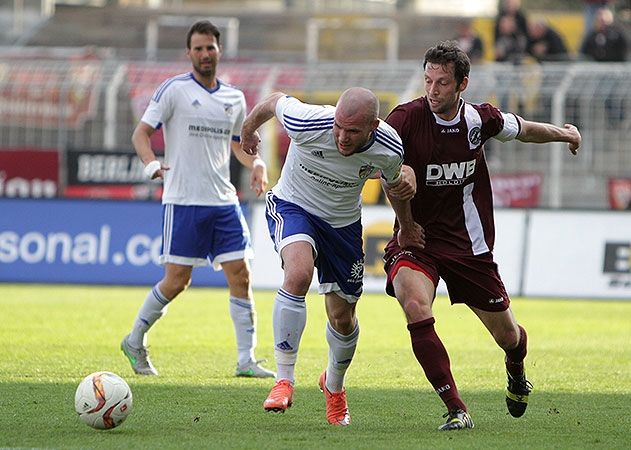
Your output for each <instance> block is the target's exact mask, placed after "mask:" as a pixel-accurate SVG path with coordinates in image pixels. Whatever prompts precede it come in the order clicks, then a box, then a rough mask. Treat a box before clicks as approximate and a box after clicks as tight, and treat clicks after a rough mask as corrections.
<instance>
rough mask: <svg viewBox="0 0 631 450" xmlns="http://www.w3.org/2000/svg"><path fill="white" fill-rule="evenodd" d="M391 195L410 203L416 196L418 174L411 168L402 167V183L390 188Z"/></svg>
mask: <svg viewBox="0 0 631 450" xmlns="http://www.w3.org/2000/svg"><path fill="white" fill-rule="evenodd" d="M388 191H389V193H390V195H392V196H393V197H394V198H396V199H398V200H401V201H408V200H410V199H411V198H412V197H414V195H415V194H416V174H415V173H414V169H412V168H411V167H410V166H406V165H403V166H401V181H399V183H398V184H397V185H396V186H393V187H389V189H388Z"/></svg>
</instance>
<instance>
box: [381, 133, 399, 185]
mask: <svg viewBox="0 0 631 450" xmlns="http://www.w3.org/2000/svg"><path fill="white" fill-rule="evenodd" d="M375 133H376V140H377V142H379V143H380V144H381V145H382V146H383V147H384V149H385V152H386V154H385V156H384V162H383V167H382V168H381V178H383V179H384V180H385V181H386V182H387V183H388V184H390V185H392V184H396V183H398V182H399V179H400V178H401V166H402V165H403V143H402V142H401V138H400V137H399V135H398V134H397V131H396V130H395V129H394V128H393V127H392V126H390V125H389V124H388V123H386V122H380V124H379V127H378V128H377V130H375Z"/></svg>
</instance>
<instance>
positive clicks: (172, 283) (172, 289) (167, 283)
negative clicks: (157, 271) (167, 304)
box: [160, 277, 192, 300]
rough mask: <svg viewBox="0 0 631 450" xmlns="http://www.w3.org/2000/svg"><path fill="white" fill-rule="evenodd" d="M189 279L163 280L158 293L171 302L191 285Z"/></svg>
mask: <svg viewBox="0 0 631 450" xmlns="http://www.w3.org/2000/svg"><path fill="white" fill-rule="evenodd" d="M191 281H192V279H191V277H176V278H169V279H166V280H163V281H162V283H161V284H160V291H161V292H162V293H163V294H164V296H165V297H166V298H168V299H169V300H173V299H174V298H175V297H177V295H178V294H179V293H180V292H182V291H183V290H185V289H186V288H187V287H189V286H190V284H191Z"/></svg>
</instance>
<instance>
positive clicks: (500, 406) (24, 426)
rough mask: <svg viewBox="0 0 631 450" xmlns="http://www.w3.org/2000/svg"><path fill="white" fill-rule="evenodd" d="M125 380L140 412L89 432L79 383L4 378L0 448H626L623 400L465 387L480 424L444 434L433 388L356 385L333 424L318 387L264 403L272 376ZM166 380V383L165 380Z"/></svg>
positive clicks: (301, 388)
mask: <svg viewBox="0 0 631 450" xmlns="http://www.w3.org/2000/svg"><path fill="white" fill-rule="evenodd" d="M136 380H138V379H133V378H132V379H129V380H128V381H129V382H130V385H131V386H132V390H133V394H134V409H133V412H132V414H131V415H130V417H129V418H128V419H127V421H126V422H125V423H123V424H122V425H121V426H120V427H119V428H116V429H114V430H109V431H96V430H92V429H90V428H89V427H87V426H86V425H84V424H83V423H81V422H80V421H79V419H78V418H77V417H76V414H75V412H74V405H73V403H74V390H75V388H76V386H75V385H74V384H72V385H71V384H63V383H1V384H0V447H31V448H35V447H38V448H41V447H48V448H50V447H55V448H107V449H113V448H125V449H127V448H142V449H154V448H170V449H171V448H172V449H178V448H183V449H184V448H186V449H196V448H200V449H201V448H204V449H205V448H221V449H226V448H244V449H246V448H247V449H253V448H256V449H265V448H270V449H271V448H273V449H283V448H287V449H290V448H291V449H295V448H301V449H302V448H318V449H329V448H345V449H356V448H375V449H399V448H410V449H412V448H432V449H435V448H481V447H484V448H503V449H505V448H511V447H514V448H520V449H522V448H532V449H542V448H573V449H580V448H612V449H613V448H628V447H627V446H628V443H629V434H628V430H629V428H630V427H631V419H630V418H629V416H628V415H627V414H626V411H627V409H628V408H627V404H626V403H627V402H626V401H625V399H624V397H620V396H617V395H613V394H588V395H583V394H577V393H557V392H545V391H538V390H537V391H535V392H534V393H533V394H532V396H531V404H530V405H529V408H528V411H527V413H526V415H525V416H524V417H522V418H520V419H514V418H512V417H510V416H509V415H508V413H507V412H506V408H505V404H504V394H503V391H501V390H500V389H498V390H497V391H477V392H467V393H464V394H465V400H466V401H467V403H468V405H469V409H470V412H471V415H472V417H473V419H474V421H475V424H476V427H475V429H474V430H465V431H458V432H449V433H441V432H438V431H436V428H437V427H438V426H439V425H440V424H441V423H442V422H443V420H444V419H443V418H442V417H441V415H442V414H443V412H444V408H443V406H442V404H441V403H440V401H439V400H438V397H437V396H436V395H435V394H434V393H433V392H431V391H429V390H428V389H409V390H408V389H386V388H375V389H372V388H365V387H350V388H349V391H348V400H349V406H350V411H351V414H352V418H353V423H352V425H351V426H350V427H344V428H341V427H332V426H329V425H328V424H326V422H325V419H324V399H323V396H322V394H321V393H320V392H319V390H318V389H317V388H315V387H314V386H311V385H309V386H307V385H299V386H297V387H296V391H295V396H294V406H293V407H292V408H291V409H290V410H289V411H287V412H286V413H285V414H274V413H266V412H264V411H263V409H262V402H263V400H264V399H265V397H266V395H267V393H268V391H269V388H270V387H271V384H272V383H271V381H269V380H243V382H241V383H239V385H231V384H232V383H234V381H232V380H230V381H229V382H226V383H222V384H217V385H206V386H188V385H176V386H169V385H168V384H160V385H158V384H145V383H144V381H141V382H137V381H136ZM160 382H164V380H160Z"/></svg>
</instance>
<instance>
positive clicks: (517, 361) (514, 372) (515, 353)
mask: <svg viewBox="0 0 631 450" xmlns="http://www.w3.org/2000/svg"><path fill="white" fill-rule="evenodd" d="M517 326H518V327H519V343H518V344H517V347H515V348H513V349H510V350H504V351H505V352H506V359H505V361H506V370H507V371H508V373H509V374H511V376H512V377H521V376H522V375H523V374H524V358H525V357H526V353H527V351H528V349H527V346H528V334H526V330H524V329H523V328H522V326H521V325H517Z"/></svg>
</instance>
